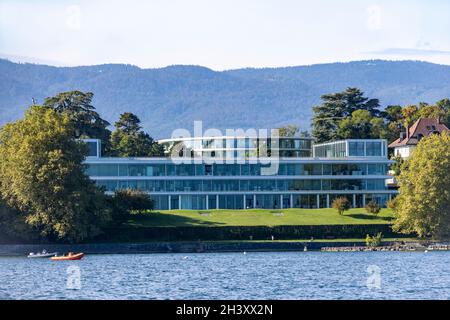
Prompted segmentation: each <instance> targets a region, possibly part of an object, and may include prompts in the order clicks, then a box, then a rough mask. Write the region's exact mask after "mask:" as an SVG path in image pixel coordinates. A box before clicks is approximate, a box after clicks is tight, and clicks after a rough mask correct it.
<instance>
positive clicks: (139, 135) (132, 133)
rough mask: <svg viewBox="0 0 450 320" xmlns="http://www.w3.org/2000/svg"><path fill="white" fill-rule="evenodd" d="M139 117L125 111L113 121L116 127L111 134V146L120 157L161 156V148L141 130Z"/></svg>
mask: <svg viewBox="0 0 450 320" xmlns="http://www.w3.org/2000/svg"><path fill="white" fill-rule="evenodd" d="M140 123H141V121H140V120H139V118H138V117H137V116H136V115H135V114H133V113H131V112H125V113H123V114H121V115H120V119H119V121H117V122H116V123H115V127H116V129H115V130H114V132H113V133H112V135H111V147H112V149H113V150H114V153H115V154H116V155H117V156H120V157H152V156H163V149H162V146H160V145H159V144H158V143H156V142H155V141H154V140H153V138H152V137H150V136H149V135H148V134H147V133H145V132H144V131H143V130H142V127H141V125H140Z"/></svg>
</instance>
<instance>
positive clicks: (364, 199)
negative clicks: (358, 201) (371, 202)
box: [363, 194, 366, 207]
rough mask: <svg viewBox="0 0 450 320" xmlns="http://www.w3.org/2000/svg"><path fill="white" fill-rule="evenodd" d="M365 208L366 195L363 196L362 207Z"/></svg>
mask: <svg viewBox="0 0 450 320" xmlns="http://www.w3.org/2000/svg"><path fill="white" fill-rule="evenodd" d="M365 206H366V195H365V194H363V207H365Z"/></svg>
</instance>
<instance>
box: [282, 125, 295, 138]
mask: <svg viewBox="0 0 450 320" xmlns="http://www.w3.org/2000/svg"><path fill="white" fill-rule="evenodd" d="M299 131H300V129H299V127H298V126H296V125H295V124H288V125H286V126H284V127H281V128H278V133H279V135H280V137H295V135H296V134H297V133H298V132H299Z"/></svg>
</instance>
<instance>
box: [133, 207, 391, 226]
mask: <svg viewBox="0 0 450 320" xmlns="http://www.w3.org/2000/svg"><path fill="white" fill-rule="evenodd" d="M279 213H282V215H280V214H279ZM393 219H394V218H393V213H392V211H391V210H390V209H382V210H381V212H380V213H379V214H378V216H374V215H372V214H368V213H366V211H365V209H350V210H349V211H346V212H345V213H344V215H342V216H340V215H339V214H338V213H337V212H336V210H335V209H283V210H263V209H252V210H225V209H224V210H209V211H206V210H203V211H196V210H171V211H158V212H151V213H146V214H139V215H135V216H134V217H133V218H132V219H130V220H128V221H127V222H126V223H125V225H129V226H155V227H169V226H170V227H173V226H205V227H220V226H276V225H330V224H389V223H391V222H392V220H393Z"/></svg>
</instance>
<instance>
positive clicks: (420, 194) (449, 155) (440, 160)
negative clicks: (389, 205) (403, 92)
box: [394, 132, 450, 238]
mask: <svg viewBox="0 0 450 320" xmlns="http://www.w3.org/2000/svg"><path fill="white" fill-rule="evenodd" d="M398 184H399V186H400V189H399V191H400V194H399V196H398V197H397V198H396V201H395V203H396V204H395V211H396V213H397V219H396V221H395V224H394V229H395V230H397V231H401V232H405V233H409V232H416V233H417V234H418V235H419V236H420V237H424V236H433V237H436V238H449V236H450V135H449V134H448V133H445V132H444V133H442V134H440V135H439V134H434V135H431V136H429V137H426V138H423V139H421V140H420V142H419V144H418V145H417V148H416V149H415V150H414V152H413V153H412V155H411V157H410V158H409V159H408V160H407V161H406V162H405V163H404V164H403V165H402V170H401V173H400V175H399V176H398Z"/></svg>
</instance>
